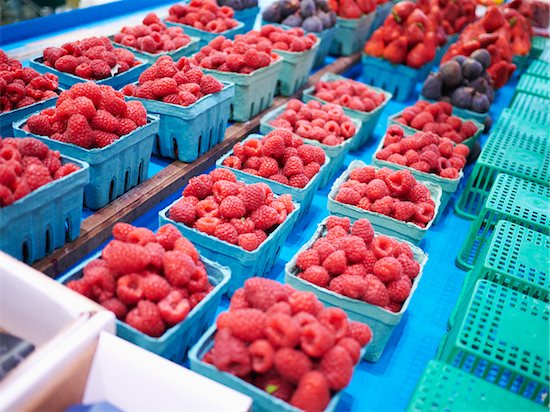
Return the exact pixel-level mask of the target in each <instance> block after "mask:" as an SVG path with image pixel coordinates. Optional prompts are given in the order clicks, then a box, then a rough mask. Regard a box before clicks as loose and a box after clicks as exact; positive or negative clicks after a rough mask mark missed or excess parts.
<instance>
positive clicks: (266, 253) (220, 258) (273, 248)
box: [159, 201, 300, 296]
mask: <svg viewBox="0 0 550 412" xmlns="http://www.w3.org/2000/svg"><path fill="white" fill-rule="evenodd" d="M176 202H177V201H176ZM174 203H175V202H174ZM174 203H173V204H174ZM173 204H172V205H173ZM172 205H170V206H168V207H166V208H165V209H163V210H161V211H160V212H159V223H160V224H161V225H164V224H166V223H171V224H173V225H175V226H176V227H177V228H178V230H179V231H180V232H181V233H182V234H183V236H185V237H186V238H187V239H189V240H190V241H191V242H193V244H194V245H195V246H196V247H197V248H198V250H199V252H200V254H201V256H205V257H206V258H208V259H212V260H215V261H216V262H218V263H220V264H221V265H224V266H227V267H229V268H230V269H231V281H230V282H229V286H228V294H229V295H230V296H231V295H232V294H233V293H234V292H235V291H236V290H237V289H239V288H240V287H242V286H243V285H244V282H245V280H247V279H249V278H251V277H254V276H265V275H266V274H267V272H269V270H270V269H271V268H272V267H273V266H274V265H275V261H276V260H277V257H278V256H279V253H280V252H281V249H282V247H283V245H284V243H285V241H286V239H287V237H288V235H289V234H290V232H291V231H292V228H293V227H294V224H295V223H296V220H297V217H298V213H299V209H300V206H299V204H294V207H295V209H294V211H292V212H291V213H290V214H289V215H288V216H287V218H286V219H285V221H284V222H283V223H282V224H280V225H279V226H277V228H276V229H275V230H274V231H273V232H271V233H270V234H269V236H268V237H267V239H266V240H265V241H264V242H262V244H261V245H260V246H259V247H258V248H257V249H255V250H253V251H251V252H249V251H246V250H244V249H242V248H240V247H239V246H236V245H232V244H230V243H227V242H224V241H222V240H220V239H218V238H216V237H214V236H210V235H207V234H206V233H203V232H200V231H198V230H196V229H193V228H191V227H187V226H185V225H184V224H183V223H177V222H175V221H173V220H172V219H170V208H171V207H172Z"/></svg>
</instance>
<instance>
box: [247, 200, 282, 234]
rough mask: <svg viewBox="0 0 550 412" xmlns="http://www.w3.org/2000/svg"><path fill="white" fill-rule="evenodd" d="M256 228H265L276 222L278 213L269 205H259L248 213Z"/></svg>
mask: <svg viewBox="0 0 550 412" xmlns="http://www.w3.org/2000/svg"><path fill="white" fill-rule="evenodd" d="M250 218H251V219H252V220H253V221H254V226H255V227H256V229H260V230H267V229H270V228H271V227H273V226H274V225H276V224H277V221H278V213H277V211H276V210H275V209H273V208H272V207H270V206H266V205H264V206H260V207H259V208H258V209H256V210H254V211H253V212H252V213H251V214H250Z"/></svg>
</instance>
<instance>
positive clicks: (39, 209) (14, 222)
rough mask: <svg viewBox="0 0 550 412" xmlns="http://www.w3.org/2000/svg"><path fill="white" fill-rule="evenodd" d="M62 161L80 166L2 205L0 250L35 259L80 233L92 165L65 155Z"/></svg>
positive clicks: (30, 261)
mask: <svg viewBox="0 0 550 412" xmlns="http://www.w3.org/2000/svg"><path fill="white" fill-rule="evenodd" d="M61 163H62V164H66V163H74V164H76V165H77V166H79V167H80V169H78V170H76V171H74V172H73V173H71V174H69V175H67V176H65V177H63V178H61V179H58V180H54V181H52V182H50V183H48V184H46V185H44V186H42V187H39V188H38V189H36V190H33V191H32V192H31V193H29V194H28V195H27V196H25V197H22V198H21V199H19V200H18V201H16V202H14V203H12V204H11V205H9V206H5V207H2V208H0V250H2V251H4V252H6V253H8V254H10V255H12V256H13V257H15V258H16V259H19V260H21V261H24V262H26V263H32V262H34V261H36V260H39V259H42V258H43V257H45V256H47V255H49V254H50V253H52V252H53V251H54V249H57V248H60V247H61V246H63V245H64V244H65V243H67V242H71V241H73V240H75V239H76V238H77V237H78V235H79V234H80V223H81V221H82V204H83V197H84V187H85V186H86V184H87V183H88V181H89V166H88V164H87V163H85V162H81V161H78V160H76V159H72V158H70V157H66V156H61Z"/></svg>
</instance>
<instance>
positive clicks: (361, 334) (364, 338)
mask: <svg viewBox="0 0 550 412" xmlns="http://www.w3.org/2000/svg"><path fill="white" fill-rule="evenodd" d="M347 336H349V337H350V338H353V339H355V340H356V341H357V343H359V345H360V346H361V347H363V346H365V345H366V344H368V343H369V342H370V341H371V340H372V330H371V329H370V328H369V326H368V325H367V324H365V323H361V322H354V321H351V322H349V325H348V334H347Z"/></svg>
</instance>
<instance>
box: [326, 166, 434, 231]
mask: <svg viewBox="0 0 550 412" xmlns="http://www.w3.org/2000/svg"><path fill="white" fill-rule="evenodd" d="M432 192H433V193H432ZM440 197H441V188H440V187H439V186H437V185H434V184H430V183H429V182H419V181H418V180H416V179H415V178H414V176H413V175H412V173H411V172H410V171H409V170H407V169H401V170H391V169H388V168H381V169H380V168H377V167H374V166H366V165H365V164H364V163H363V162H360V161H353V162H352V164H351V165H350V167H349V168H348V170H346V171H345V172H344V174H343V175H342V177H341V178H339V179H338V181H337V182H336V183H335V185H334V187H333V189H332V191H331V193H330V195H329V210H330V211H331V212H333V213H337V214H345V215H348V216H350V217H353V218H354V217H360V216H363V217H369V219H370V220H371V222H374V224H375V225H376V226H375V227H376V228H377V229H378V230H379V231H381V232H384V233H387V232H388V231H391V233H390V234H394V232H395V233H396V234H399V231H400V229H401V230H404V231H405V232H406V233H403V235H411V234H410V233H409V230H410V229H409V228H408V227H407V228H402V226H403V225H399V227H398V226H396V223H398V222H395V220H397V221H399V223H401V222H406V223H411V224H413V225H415V226H416V227H417V228H423V229H424V228H428V227H429V226H431V224H432V222H433V221H434V218H435V216H436V213H437V206H438V203H439V200H440ZM333 202H337V203H339V204H337V205H334V204H333ZM436 203H437V204H436ZM342 204H343V205H346V206H343V205H342ZM351 206H353V208H352V207H351ZM365 212H370V213H365ZM373 214H375V215H376V216H373ZM387 218H390V219H391V221H388V219H387ZM392 229H393V230H392ZM415 229H416V228H415ZM418 240H420V239H418Z"/></svg>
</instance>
